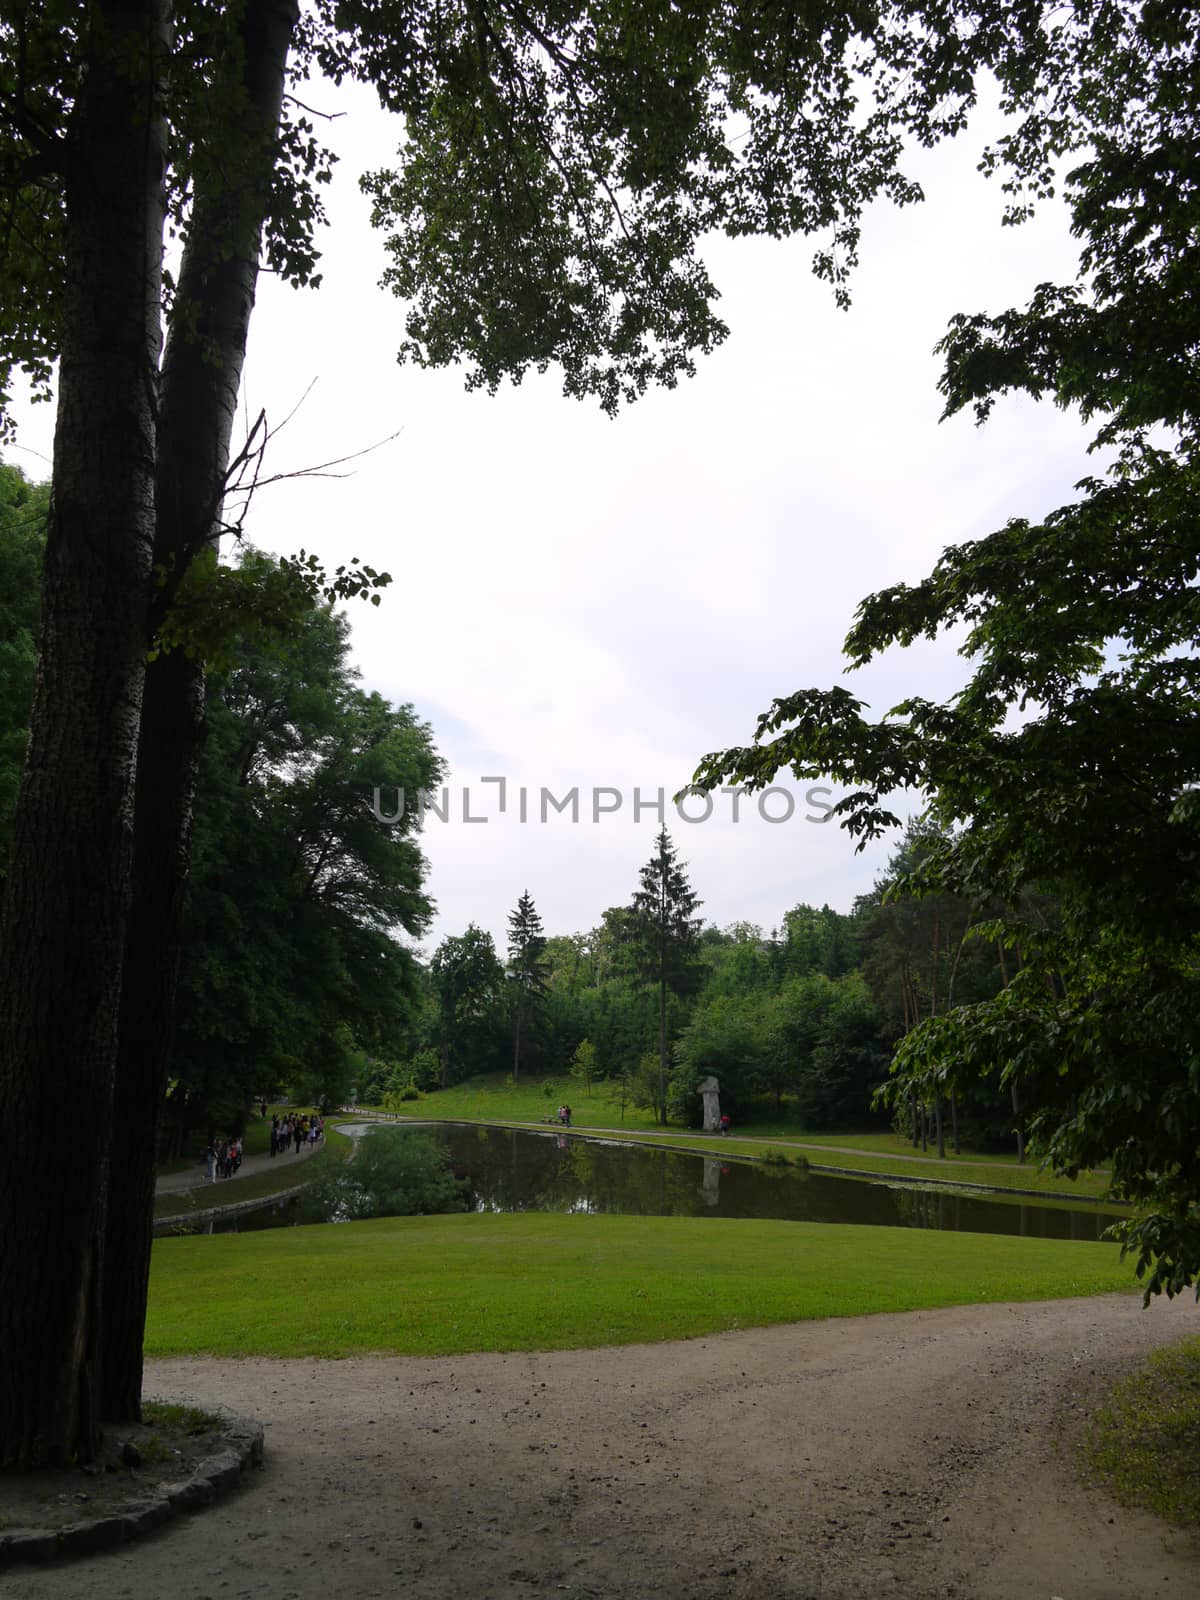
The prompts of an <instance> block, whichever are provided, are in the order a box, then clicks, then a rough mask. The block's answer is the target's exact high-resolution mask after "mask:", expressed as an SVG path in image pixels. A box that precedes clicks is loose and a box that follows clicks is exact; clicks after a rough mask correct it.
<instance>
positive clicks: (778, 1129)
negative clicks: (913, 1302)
mask: <svg viewBox="0 0 1200 1600" xmlns="http://www.w3.org/2000/svg"><path fill="white" fill-rule="evenodd" d="M606 1087H607V1086H606V1085H604V1084H597V1085H596V1086H595V1091H594V1093H593V1094H592V1095H591V1096H589V1095H587V1094H585V1093H582V1092H581V1091H580V1086H579V1085H578V1084H577V1083H574V1082H572V1080H571V1079H569V1078H559V1079H547V1080H545V1086H543V1083H542V1081H541V1080H537V1081H531V1082H524V1083H516V1084H510V1083H508V1081H507V1079H506V1078H505V1077H504V1075H503V1074H494V1075H492V1076H489V1077H480V1078H472V1079H469V1080H468V1081H467V1082H466V1083H461V1084H456V1085H455V1086H454V1087H453V1088H451V1089H440V1090H438V1091H437V1092H436V1093H433V1094H428V1095H425V1096H424V1097H423V1098H422V1099H420V1100H410V1101H404V1102H401V1103H400V1104H399V1105H398V1106H397V1107H396V1110H397V1111H398V1112H399V1113H400V1114H401V1115H403V1116H407V1117H416V1118H421V1117H432V1118H445V1119H448V1120H451V1121H509V1122H531V1123H544V1122H545V1121H546V1119H547V1118H548V1117H549V1116H551V1115H552V1113H553V1112H554V1110H555V1108H556V1107H557V1106H558V1105H560V1104H561V1103H562V1102H563V1101H564V1100H565V1101H566V1102H567V1103H568V1104H569V1105H570V1106H571V1111H572V1120H573V1124H574V1126H575V1127H576V1128H578V1129H581V1130H586V1129H588V1128H615V1129H618V1130H619V1131H620V1132H621V1133H622V1135H623V1136H625V1135H627V1136H629V1137H631V1138H637V1137H638V1136H639V1135H640V1136H641V1137H643V1138H652V1137H654V1136H658V1137H659V1138H662V1136H663V1134H664V1131H665V1132H666V1133H667V1134H668V1135H669V1136H670V1143H671V1145H672V1147H676V1146H679V1145H683V1146H684V1147H685V1148H688V1149H696V1150H712V1151H720V1152H721V1153H722V1154H725V1155H729V1156H736V1155H738V1154H745V1155H748V1156H749V1155H754V1154H756V1153H759V1152H760V1151H761V1149H762V1146H763V1145H764V1144H766V1145H776V1146H780V1147H782V1148H786V1149H789V1150H797V1151H803V1152H804V1153H805V1154H806V1155H807V1157H808V1159H809V1161H810V1162H811V1163H812V1165H813V1166H814V1167H836V1168H841V1169H843V1170H846V1171H851V1172H871V1173H878V1174H880V1175H882V1176H884V1177H895V1178H908V1179H910V1180H911V1181H913V1182H921V1181H923V1180H926V1179H936V1180H938V1181H941V1182H943V1183H946V1182H951V1183H955V1182H956V1183H971V1184H985V1185H987V1186H989V1187H992V1188H997V1189H1009V1188H1011V1189H1021V1190H1025V1191H1028V1192H1030V1193H1033V1194H1044V1195H1047V1196H1050V1195H1054V1196H1058V1197H1061V1198H1065V1199H1077V1198H1080V1197H1083V1198H1092V1199H1095V1198H1098V1197H1099V1196H1101V1195H1102V1194H1103V1193H1104V1191H1105V1189H1106V1188H1107V1185H1108V1180H1107V1177H1106V1176H1105V1175H1104V1174H1102V1173H1081V1174H1080V1176H1079V1177H1078V1178H1077V1179H1075V1180H1074V1181H1072V1180H1071V1179H1069V1178H1062V1177H1056V1176H1055V1175H1054V1174H1053V1173H1050V1172H1040V1171H1039V1170H1038V1168H1037V1167H1036V1166H1033V1165H1029V1166H1023V1167H1021V1166H1018V1165H1017V1163H1016V1159H1015V1157H1011V1156H1010V1157H1006V1156H1004V1155H993V1154H980V1153H978V1152H972V1151H964V1152H963V1154H962V1155H961V1156H955V1155H953V1154H950V1153H948V1154H947V1155H946V1157H945V1159H944V1160H939V1159H938V1157H937V1156H929V1157H928V1158H927V1159H926V1158H922V1159H918V1160H913V1159H911V1158H912V1156H913V1155H914V1151H913V1149H912V1146H911V1145H910V1144H909V1143H908V1141H907V1140H905V1139H901V1138H900V1137H899V1136H898V1135H897V1134H894V1133H887V1132H882V1133H881V1132H871V1133H850V1134H846V1133H820V1134H810V1133H804V1132H803V1131H801V1129H800V1128H799V1127H798V1126H797V1125H796V1124H795V1123H788V1122H787V1121H786V1120H778V1119H776V1120H772V1121H764V1122H761V1123H759V1122H756V1123H754V1124H753V1125H752V1127H750V1128H749V1129H739V1130H738V1131H737V1132H736V1133H735V1134H733V1135H731V1136H730V1137H729V1138H726V1139H713V1138H705V1137H704V1136H703V1135H690V1134H689V1135H687V1136H686V1139H685V1137H684V1130H682V1129H679V1128H674V1129H667V1130H663V1129H661V1128H658V1127H657V1126H656V1124H655V1123H654V1121H653V1120H652V1119H651V1118H650V1117H648V1116H647V1115H645V1113H643V1112H640V1111H636V1110H635V1109H634V1108H633V1107H631V1106H627V1107H626V1109H625V1116H624V1119H622V1117H621V1109H620V1106H619V1104H618V1103H617V1102H616V1101H615V1100H612V1099H610V1098H608V1096H607V1094H606V1093H605V1092H604V1091H605V1090H606ZM546 1089H549V1093H547V1092H546ZM664 1142H665V1141H664ZM843 1147H844V1148H843Z"/></svg>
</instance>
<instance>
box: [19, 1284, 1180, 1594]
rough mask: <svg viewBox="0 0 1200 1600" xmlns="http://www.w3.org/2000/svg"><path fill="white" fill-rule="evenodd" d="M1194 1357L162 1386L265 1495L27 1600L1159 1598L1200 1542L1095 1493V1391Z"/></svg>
mask: <svg viewBox="0 0 1200 1600" xmlns="http://www.w3.org/2000/svg"><path fill="white" fill-rule="evenodd" d="M1198 1329H1200V1315H1198V1313H1197V1310H1196V1307H1195V1305H1194V1303H1193V1302H1191V1301H1188V1302H1186V1303H1179V1302H1177V1303H1176V1304H1174V1305H1169V1304H1157V1305H1155V1306H1153V1307H1152V1308H1151V1309H1150V1310H1149V1311H1148V1312H1143V1311H1142V1309H1141V1303H1140V1301H1139V1300H1138V1299H1137V1298H1136V1297H1133V1296H1109V1297H1105V1298H1102V1299H1096V1300H1066V1301H1054V1302H1050V1303H1047V1304H1041V1305H1031V1306H977V1307H969V1308H966V1309H961V1310H950V1311H932V1312H916V1313H911V1314H908V1315H904V1316H879V1317H868V1318H862V1319H853V1320H842V1321H829V1322H810V1323H799V1324H795V1325H792V1326H787V1327H778V1328H769V1329H763V1330H758V1331H752V1332H747V1333H736V1334H724V1335H720V1336H718V1337H713V1338H707V1339H697V1340H693V1341H689V1342H686V1343H681V1344H664V1345H642V1346H631V1347H624V1348H608V1349H601V1350H590V1351H574V1352H558V1353H554V1354H546V1355H509V1356H504V1355H481V1356H468V1357H458V1358H454V1359H438V1360H413V1359H407V1358H387V1357H377V1358H369V1359H356V1360H348V1361H341V1362H313V1361H263V1360H247V1361H236V1362H234V1361H211V1360H183V1361H164V1362H155V1363H152V1364H151V1365H150V1367H149V1369H148V1372H147V1392H148V1393H151V1394H155V1395H163V1396H167V1395H169V1396H172V1397H178V1398H188V1399H193V1400H196V1401H199V1402H204V1403H213V1402H223V1403H224V1404H226V1405H228V1406H230V1407H232V1408H233V1409H235V1410H238V1411H241V1412H244V1413H249V1414H254V1415H257V1416H258V1417H260V1418H261V1419H263V1420H264V1421H265V1422H266V1423H267V1464H266V1466H265V1467H264V1469H263V1470H262V1472H261V1474H256V1475H255V1478H254V1480H253V1484H252V1486H251V1487H249V1488H247V1489H245V1490H243V1491H242V1492H240V1493H238V1494H236V1495H235V1496H234V1497H233V1498H232V1499H230V1500H227V1501H225V1502H224V1503H223V1504H221V1505H219V1506H217V1507H215V1508H212V1509H210V1510H208V1511H205V1512H202V1513H200V1514H198V1515H196V1516H194V1517H192V1518H190V1519H188V1520H186V1521H184V1522H181V1523H179V1524H177V1525H175V1526H174V1527H172V1528H170V1529H168V1530H166V1531H165V1532H163V1533H161V1534H157V1535H155V1536H154V1537H152V1538H151V1539H149V1540H147V1541H145V1542H144V1543H142V1544H140V1545H135V1546H132V1547H129V1548H127V1549H125V1550H123V1551H120V1552H114V1553H111V1554H108V1555H104V1556H97V1557H94V1558H91V1559H89V1560H87V1561H83V1562H79V1563H76V1564H74V1565H71V1566H63V1567H57V1568H48V1569H31V1568H25V1569H23V1570H17V1569H14V1570H12V1571H10V1572H9V1573H8V1574H7V1575H5V1576H0V1593H3V1594H5V1595H8V1594H10V1593H11V1594H13V1595H19V1596H20V1597H21V1600H93V1597H103V1600H119V1597H135V1600H143V1597H153V1600H158V1597H169V1600H224V1597H234V1596H236V1597H238V1600H318V1597H320V1600H371V1597H376V1596H380V1597H382V1596H393V1595H397V1596H404V1597H412V1600H433V1597H437V1600H451V1597H455V1600H457V1597H468V1600H474V1597H480V1600H484V1597H486V1600H525V1597H529V1596H531V1595H534V1594H555V1595H559V1594H561V1595H566V1596H570V1597H578V1600H590V1597H598V1596H603V1597H610V1596H612V1597H615V1596H618V1595H619V1596H622V1597H628V1600H638V1597H641V1596H650V1595H654V1596H669V1597H675V1596H678V1597H680V1600H710V1597H711V1600H716V1597H718V1596H720V1597H722V1600H743V1597H744V1600H750V1597H753V1600H860V1597H875V1596H888V1595H894V1596H902V1597H906V1600H907V1597H913V1600H925V1597H933V1596H937V1597H958V1600H968V1597H971V1600H976V1597H977V1600H1026V1597H1032V1600H1051V1597H1054V1596H1059V1597H1061V1600H1140V1597H1150V1596H1156V1597H1158V1596H1171V1595H1175V1596H1179V1597H1184V1596H1186V1595H1188V1594H1195V1593H1196V1588H1197V1584H1196V1573H1197V1568H1196V1560H1197V1557H1198V1556H1200V1539H1198V1538H1197V1537H1196V1536H1193V1535H1184V1534H1179V1533H1174V1532H1171V1531H1170V1530H1168V1529H1166V1528H1165V1527H1164V1526H1163V1525H1162V1524H1160V1523H1158V1522H1156V1521H1155V1520H1154V1519H1152V1518H1150V1517H1148V1516H1143V1515H1140V1514H1136V1513H1130V1512H1126V1511H1123V1510H1121V1509H1120V1508H1118V1507H1117V1506H1115V1505H1113V1504H1112V1503H1110V1502H1109V1501H1108V1499H1107V1498H1106V1497H1105V1496H1103V1495H1102V1494H1099V1493H1098V1492H1096V1491H1095V1490H1088V1489H1086V1488H1084V1487H1082V1486H1081V1485H1080V1483H1079V1482H1078V1480H1077V1477H1076V1473H1075V1466H1074V1460H1073V1456H1072V1452H1071V1449H1070V1441H1071V1440H1072V1438H1073V1437H1074V1436H1075V1435H1076V1434H1077V1432H1078V1429H1079V1426H1080V1423H1081V1421H1082V1419H1083V1417H1084V1416H1085V1415H1086V1413H1087V1411H1088V1409H1089V1408H1090V1406H1091V1405H1092V1404H1093V1403H1094V1401H1095V1399H1096V1397H1097V1395H1098V1394H1099V1393H1100V1391H1101V1390H1102V1388H1103V1385H1104V1383H1105V1382H1106V1381H1107V1380H1108V1379H1110V1378H1111V1377H1112V1376H1114V1375H1115V1374H1117V1373H1119V1372H1121V1371H1123V1370H1126V1369H1128V1368H1129V1367H1130V1366H1131V1365H1133V1364H1134V1363H1135V1362H1136V1361H1137V1360H1138V1359H1139V1358H1140V1357H1141V1356H1142V1355H1144V1353H1145V1352H1147V1351H1148V1350H1150V1349H1151V1348H1153V1347H1154V1346H1156V1345H1160V1344H1163V1343H1166V1342H1169V1341H1173V1340H1175V1339H1177V1338H1179V1337H1181V1336H1182V1335H1184V1334H1187V1333H1191V1332H1195V1331H1197V1330H1198Z"/></svg>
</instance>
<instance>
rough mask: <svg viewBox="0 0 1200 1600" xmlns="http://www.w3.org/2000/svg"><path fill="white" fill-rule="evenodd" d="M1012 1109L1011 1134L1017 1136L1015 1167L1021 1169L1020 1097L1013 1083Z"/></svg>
mask: <svg viewBox="0 0 1200 1600" xmlns="http://www.w3.org/2000/svg"><path fill="white" fill-rule="evenodd" d="M1012 1108H1013V1132H1014V1133H1015V1134H1016V1136H1017V1165H1018V1166H1019V1167H1023V1166H1024V1165H1025V1130H1024V1129H1023V1128H1022V1127H1021V1096H1020V1095H1019V1094H1018V1092H1017V1086H1016V1084H1015V1083H1014V1084H1013V1086H1012Z"/></svg>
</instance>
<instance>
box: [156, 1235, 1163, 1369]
mask: <svg viewBox="0 0 1200 1600" xmlns="http://www.w3.org/2000/svg"><path fill="white" fill-rule="evenodd" d="M1132 1281H1133V1280H1132V1273H1131V1270H1130V1268H1129V1267H1128V1266H1127V1265H1125V1266H1123V1265H1122V1264H1121V1262H1120V1260H1119V1256H1118V1251H1117V1249H1116V1248H1115V1247H1114V1246H1111V1245H1104V1244H1081V1243H1071V1242H1061V1241H1057V1240H1042V1239H1020V1238H1001V1237H996V1236H991V1235H983V1234H965V1233H963V1234H960V1233H936V1232H924V1231H922V1230H918V1229H914V1230H912V1231H910V1232H905V1233H904V1234H903V1235H902V1236H901V1235H898V1234H897V1231H896V1230H895V1229H892V1228H859V1227H843V1226H837V1225H832V1224H821V1223H804V1222H735V1221H722V1220H717V1219H712V1218H663V1217H622V1216H578V1215H576V1216H547V1215H537V1214H526V1215H519V1216H490V1215H482V1216H480V1215H471V1216H449V1217H394V1218H386V1219H382V1220H379V1221H374V1222H364V1223H355V1224H352V1225H347V1226H341V1227H328V1226H326V1227H314V1228H291V1229H286V1230H283V1231H277V1232H271V1233H263V1234H233V1235H215V1236H201V1237H197V1238H190V1239H164V1240H160V1241H159V1242H158V1243H156V1245H155V1247H154V1261H153V1270H152V1277H151V1293H150V1315H149V1320H148V1324H147V1330H146V1353H147V1355H151V1356H163V1355H182V1354H195V1353H209V1354H213V1355H221V1356H235V1355H251V1354H252V1355H273V1356H303V1355H315V1356H342V1355H349V1354H352V1353H355V1352H360V1351H371V1350H379V1351H393V1352H397V1353H402V1354H413V1355H452V1354H458V1353H461V1352H464V1351H468V1350H538V1349H566V1348H577V1347H586V1346H593V1345H600V1344H614V1343H624V1342H645V1341H653V1340H659V1339H675V1338H685V1337H694V1336H696V1335H700V1334H706V1333H713V1332H718V1331H723V1330H726V1329H731V1328H746V1327H756V1326H763V1325H766V1324H769V1323H776V1322H791V1321H797V1320H803V1319H807V1318H811V1317H829V1316H857V1315H861V1314H864V1313H868V1312H878V1311H909V1310H915V1309H918V1308H921V1307H930V1306H945V1305H961V1304H967V1303H972V1302H978V1301H1004V1300H1037V1299H1048V1298H1055V1297H1057V1296H1065V1295H1088V1294H1098V1293H1102V1292H1104V1291H1108V1290H1115V1289H1122V1288H1128V1287H1130V1286H1131V1285H1132Z"/></svg>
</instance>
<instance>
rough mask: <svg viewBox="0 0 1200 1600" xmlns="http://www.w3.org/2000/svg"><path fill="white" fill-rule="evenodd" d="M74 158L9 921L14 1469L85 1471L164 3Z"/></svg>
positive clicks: (91, 1437) (153, 297) (86, 97)
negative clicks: (80, 1465) (36, 644)
mask: <svg viewBox="0 0 1200 1600" xmlns="http://www.w3.org/2000/svg"><path fill="white" fill-rule="evenodd" d="M88 30H89V31H88V36H87V39H86V43H85V45H84V46H83V48H84V49H85V51H86V70H85V71H84V73H83V75H82V77H81V83H82V89H81V92H80V96H79V99H78V101H77V103H76V105H75V107H74V109H73V112H72V117H71V126H70V130H69V135H68V141H67V152H66V155H65V157H64V163H65V164H64V170H63V178H64V195H65V216H66V222H65V261H64V271H65V283H64V289H63V302H62V303H63V320H62V331H61V344H60V348H61V365H60V372H59V385H58V416H57V425H56V431H55V443H54V488H53V493H52V498H51V507H50V516H49V523H48V529H47V544H46V564H45V578H44V588H43V603H42V637H41V655H40V660H39V664H38V672H37V680H36V686H35V691H34V702H33V711H32V717H31V725H30V741H29V747H28V751H27V754H26V761H25V770H24V773H23V776H22V781H21V792H20V796H19V799H18V803H17V813H16V819H15V823H14V830H13V851H12V863H11V868H10V872H9V877H8V884H7V889H6V892H5V896H4V912H3V924H2V927H0V1039H2V1040H3V1064H2V1068H0V1127H3V1128H4V1130H5V1140H6V1148H5V1159H4V1160H3V1161H2V1162H0V1215H2V1216H3V1219H4V1224H3V1228H0V1285H2V1292H0V1462H2V1463H4V1464H15V1465H18V1466H24V1467H29V1466H35V1465H41V1464H46V1465H58V1464H64V1463H66V1462H68V1461H70V1460H72V1459H82V1460H84V1461H86V1460H88V1459H89V1458H90V1457H91V1456H92V1455H93V1454H94V1451H95V1447H96V1442H97V1436H98V1424H97V1399H98V1368H99V1351H100V1337H101V1329H100V1319H99V1297H100V1292H101V1283H102V1274H103V1268H104V1260H103V1241H104V1218H105V1203H106V1187H107V1182H108V1172H109V1154H110V1141H111V1134H112V1095H113V1075H114V1063H115V1055H116V1041H117V1015H118V1005H119V998H120V983H121V966H122V954H123V950H124V942H125V923H126V917H127V913H128V908H129V900H130V893H131V866H132V845H133V838H132V833H133V799H134V772H135V765H136V760H137V743H138V727H139V719H140V716H141V706H142V686H143V678H144V672H145V658H146V631H145V629H146V605H147V596H148V593H149V586H150V567H151V549H152V545H153V538H154V459H155V439H154V406H155V391H156V375H157V367H158V356H159V349H160V320H159V319H160V294H161V274H162V241H163V225H164V218H165V211H164V194H163V182H162V178H163V166H164V153H165V140H164V131H163V127H162V124H161V121H160V120H159V110H158V99H159V94H158V91H159V86H160V83H161V75H162V71H163V67H164V64H165V38H166V22H165V10H164V7H163V6H162V5H161V4H160V3H159V0H95V3H94V4H93V5H92V6H91V8H90V11H89V15H88Z"/></svg>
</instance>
